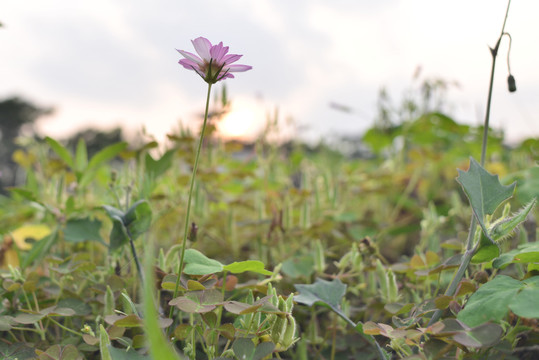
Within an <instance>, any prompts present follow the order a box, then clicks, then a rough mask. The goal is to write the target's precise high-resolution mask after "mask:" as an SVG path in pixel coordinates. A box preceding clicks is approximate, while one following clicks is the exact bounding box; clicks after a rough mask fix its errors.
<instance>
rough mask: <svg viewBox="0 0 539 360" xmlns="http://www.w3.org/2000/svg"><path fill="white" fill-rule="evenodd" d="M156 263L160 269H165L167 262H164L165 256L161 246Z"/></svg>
mask: <svg viewBox="0 0 539 360" xmlns="http://www.w3.org/2000/svg"><path fill="white" fill-rule="evenodd" d="M157 263H158V264H159V267H160V268H161V269H163V270H166V268H167V262H166V257H165V251H164V250H163V248H160V249H159V257H158V261H157Z"/></svg>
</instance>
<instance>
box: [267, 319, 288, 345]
mask: <svg viewBox="0 0 539 360" xmlns="http://www.w3.org/2000/svg"><path fill="white" fill-rule="evenodd" d="M287 326H288V321H287V319H286V317H284V316H283V317H280V316H275V322H274V323H273V326H272V327H271V335H270V336H271V340H272V341H273V342H274V343H275V344H281V343H282V341H283V338H284V334H285V332H286V327H287Z"/></svg>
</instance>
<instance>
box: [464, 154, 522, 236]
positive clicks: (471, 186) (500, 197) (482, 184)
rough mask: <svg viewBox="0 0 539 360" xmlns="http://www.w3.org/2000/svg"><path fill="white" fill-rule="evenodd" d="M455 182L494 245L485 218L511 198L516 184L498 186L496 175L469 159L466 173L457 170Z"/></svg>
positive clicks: (484, 232)
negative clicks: (460, 187) (459, 186)
mask: <svg viewBox="0 0 539 360" xmlns="http://www.w3.org/2000/svg"><path fill="white" fill-rule="evenodd" d="M457 181H458V182H459V184H460V185H461V186H462V188H463V189H464V192H465V193H466V196H467V197H468V200H469V201H470V205H471V206H472V210H473V212H474V215H475V218H476V219H477V222H478V223H479V225H480V226H481V229H482V230H483V234H484V235H485V236H486V237H487V238H488V239H489V240H490V241H491V242H492V243H494V240H493V239H492V237H491V234H490V232H489V231H488V230H487V226H486V216H487V215H492V214H494V211H496V209H497V208H498V207H499V206H500V205H501V204H502V203H503V202H504V201H506V200H507V199H509V198H510V197H512V196H513V193H514V192H515V187H516V183H513V184H511V185H507V186H505V185H502V184H500V181H499V179H498V175H492V174H490V173H489V172H488V171H486V170H485V169H484V168H483V167H482V166H481V165H479V164H478V163H477V161H475V160H474V159H473V158H471V159H470V168H469V169H468V171H463V170H460V169H459V176H458V178H457Z"/></svg>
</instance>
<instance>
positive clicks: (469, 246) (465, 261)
mask: <svg viewBox="0 0 539 360" xmlns="http://www.w3.org/2000/svg"><path fill="white" fill-rule="evenodd" d="M510 6H511V0H509V1H508V3H507V10H506V11H505V18H504V20H503V25H502V32H501V34H500V37H499V38H498V41H497V42H496V46H495V47H494V48H490V54H491V55H492V68H491V70H490V83H489V87H488V97H487V110H486V113H485V123H484V129H483V142H482V144H481V166H484V165H485V160H486V153H487V142H488V130H489V122H490V104H491V100H492V88H493V85H494V72H495V69H496V56H497V55H498V49H499V48H500V43H501V41H502V38H503V36H504V35H505V23H506V22H507V15H508V14H509V7H510ZM476 228H477V219H476V218H475V216H474V214H473V213H472V218H471V220H470V229H469V230H468V239H467V240H466V252H465V253H464V255H463V257H462V259H461V262H460V266H459V268H458V270H457V272H456V273H455V276H454V277H453V280H452V281H451V283H450V284H449V286H448V287H447V290H446V291H445V293H444V295H447V296H453V295H454V294H455V291H456V290H457V287H458V284H459V283H460V281H461V280H462V278H463V277H464V274H465V273H466V270H467V269H468V266H469V265H470V261H471V260H472V257H473V256H474V255H475V253H476V252H477V250H479V244H475V246H474V241H473V240H474V234H475V231H476ZM442 312H443V311H442V310H436V312H435V313H434V315H433V316H432V318H431V319H430V321H429V325H432V324H434V323H435V322H436V321H438V320H439V319H440V318H441V317H442Z"/></svg>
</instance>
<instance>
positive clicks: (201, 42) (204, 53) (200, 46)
mask: <svg viewBox="0 0 539 360" xmlns="http://www.w3.org/2000/svg"><path fill="white" fill-rule="evenodd" d="M191 42H192V43H193V46H194V47H195V50H196V51H197V53H198V55H200V57H201V58H202V60H205V61H207V62H210V59H211V55H210V49H211V42H210V41H209V40H208V39H206V38H203V37H202V36H201V37H198V38H196V39H195V40H192V41H191Z"/></svg>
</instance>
